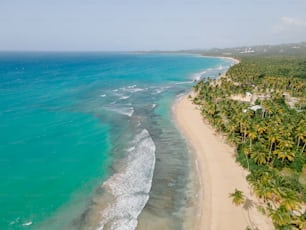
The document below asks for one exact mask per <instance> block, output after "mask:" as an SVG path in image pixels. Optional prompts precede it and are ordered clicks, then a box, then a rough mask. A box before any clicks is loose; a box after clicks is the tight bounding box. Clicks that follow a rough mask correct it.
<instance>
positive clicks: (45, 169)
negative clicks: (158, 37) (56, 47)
mask: <svg viewBox="0 0 306 230" xmlns="http://www.w3.org/2000/svg"><path fill="white" fill-rule="evenodd" d="M230 64H231V63H230V61H228V60H224V59H217V58H202V57H197V56H192V55H170V54H125V53H0V97H1V100H0V120H1V123H0V130H1V132H0V180H1V183H0V207H1V208H0V229H84V228H85V229H86V228H89V227H92V228H93V229H94V228H97V227H99V226H101V225H102V224H101V219H103V220H108V219H109V222H108V223H105V224H104V228H105V229H108V228H109V226H111V224H112V223H113V222H114V220H113V219H114V218H115V219H117V220H118V219H120V221H122V222H120V221H119V220H118V221H119V222H118V223H121V224H122V225H125V226H127V228H125V229H133V228H135V226H136V225H137V221H140V222H141V218H142V216H145V215H146V213H147V215H150V217H152V216H155V218H156V219H157V220H158V218H159V217H160V216H161V215H162V216H163V217H169V219H171V218H172V219H173V220H170V221H169V223H170V224H169V229H171V228H173V229H175V228H176V227H177V226H175V224H174V223H176V224H178V225H179V224H180V223H181V221H183V220H182V216H183V214H182V213H183V212H184V206H185V204H184V202H182V199H181V197H182V196H185V195H184V193H185V190H186V183H187V182H188V180H189V169H188V164H189V163H188V161H189V159H188V153H187V148H186V145H185V144H184V141H183V140H182V138H181V137H180V135H179V133H178V132H177V130H176V129H175V126H174V124H173V122H172V121H171V104H172V103H173V101H174V100H175V98H176V97H177V95H179V94H182V93H186V92H187V91H188V90H190V88H191V86H192V79H194V78H197V77H199V76H200V75H199V74H198V75H196V73H201V74H202V76H216V75H217V74H218V73H219V72H224V71H225V70H226V69H227V68H228V67H229V65H230ZM169 143H171V144H173V145H169ZM129 166H130V167H129ZM186 166H187V167H186ZM139 169H141V170H139ZM128 170H130V171H129V172H130V173H129V174H128V175H127V174H124V173H123V172H125V171H128ZM137 171H138V172H137ZM139 171H141V172H143V174H142V173H139ZM131 175H132V176H131ZM118 178H119V179H118ZM120 178H124V180H123V179H122V180H121V181H120ZM135 178H136V179H135ZM134 180H135V181H134ZM126 181H128V183H127V182H126ZM164 185H166V186H164ZM132 190H133V191H132ZM134 190H135V191H134ZM139 194H141V195H139ZM118 200H121V201H122V202H121V201H120V202H121V203H120V202H119V201H118ZM127 200H128V201H129V205H128V206H131V204H133V205H134V206H135V208H134V209H133V210H129V209H128V208H127V207H126V206H125V205H126V204H125V203H126V201H127ZM161 201H162V202H161ZM108 204H114V205H113V206H112V209H109V210H108V209H107V208H105V206H106V205H108ZM115 204H116V205H115ZM136 204H137V205H136ZM134 206H133V207H134ZM143 208H144V209H143ZM119 212H120V213H121V214H120V215H119V214H118V213H119ZM97 213H103V215H104V216H103V218H101V216H99V215H97ZM110 213H111V214H110ZM173 213H180V214H177V215H174V217H171V216H173V215H172V214H173ZM139 215H140V216H139ZM127 216H129V218H130V219H128V218H127ZM131 216H132V217H131ZM138 216H139V218H138ZM119 217H120V218H119ZM153 219H154V218H153ZM129 226H130V227H129ZM119 229H120V228H119ZM176 229H178V228H176Z"/></svg>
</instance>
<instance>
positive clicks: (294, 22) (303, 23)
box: [281, 17, 306, 28]
mask: <svg viewBox="0 0 306 230" xmlns="http://www.w3.org/2000/svg"><path fill="white" fill-rule="evenodd" d="M281 22H282V24H283V26H295V27H305V28H306V20H302V19H298V18H291V17H282V18H281Z"/></svg>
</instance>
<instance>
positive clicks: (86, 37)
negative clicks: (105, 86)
mask: <svg viewBox="0 0 306 230" xmlns="http://www.w3.org/2000/svg"><path fill="white" fill-rule="evenodd" d="M305 12H306V0H0V50H12V51H140V50H182V49H207V48H226V47H237V46H251V45H264V44H282V43H294V42H301V41H306V13H305Z"/></svg>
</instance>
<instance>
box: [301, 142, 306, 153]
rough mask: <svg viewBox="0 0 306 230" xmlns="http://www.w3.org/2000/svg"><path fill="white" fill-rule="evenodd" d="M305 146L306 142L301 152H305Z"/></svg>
mask: <svg viewBox="0 0 306 230" xmlns="http://www.w3.org/2000/svg"><path fill="white" fill-rule="evenodd" d="M305 147H306V142H305V143H304V145H303V148H302V151H301V153H303V152H304V150H305Z"/></svg>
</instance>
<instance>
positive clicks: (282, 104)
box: [193, 55, 306, 230]
mask: <svg viewBox="0 0 306 230" xmlns="http://www.w3.org/2000/svg"><path fill="white" fill-rule="evenodd" d="M239 59H240V63H239V64H237V65H235V66H233V67H231V68H230V69H229V71H228V72H227V74H226V76H224V77H221V78H219V79H218V80H216V81H213V80H210V79H203V80H202V81H200V82H198V83H197V85H195V87H194V90H195V91H196V92H197V96H196V97H195V98H194V99H193V102H194V103H195V104H197V105H199V106H200V108H201V112H202V114H203V116H204V117H205V118H206V119H207V120H208V121H209V122H210V123H211V124H212V125H213V126H214V127H215V128H216V129H217V130H218V131H219V132H222V133H225V134H226V136H227V139H228V141H229V142H230V143H233V144H234V145H235V146H236V147H237V151H236V152H237V154H236V159H237V161H238V162H239V163H240V164H241V165H242V166H243V167H244V168H247V169H248V170H249V172H250V174H249V175H248V176H247V180H248V182H249V183H250V185H251V188H252V190H253V192H254V193H255V194H256V195H257V197H258V198H259V199H260V201H261V202H260V204H258V206H259V208H260V210H261V211H262V212H264V213H265V214H266V215H268V216H270V217H271V218H272V221H273V223H274V226H275V228H276V229H283V230H285V229H303V228H304V227H306V225H305V222H306V212H305V207H306V206H305V202H306V149H305V148H306V120H305V117H306V57H304V56H302V55H300V56H297V57H294V56H290V55H287V56H283V57H281V56H279V55H277V56H273V55H271V56H268V57H267V56H261V57H260V56H258V55H256V56H251V55H248V56H239ZM255 105H257V106H255ZM231 197H232V198H233V201H234V202H235V204H237V205H238V204H241V203H242V202H244V201H245V197H244V195H243V194H242V193H241V192H240V191H239V190H236V191H235V192H234V193H233V194H231Z"/></svg>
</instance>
